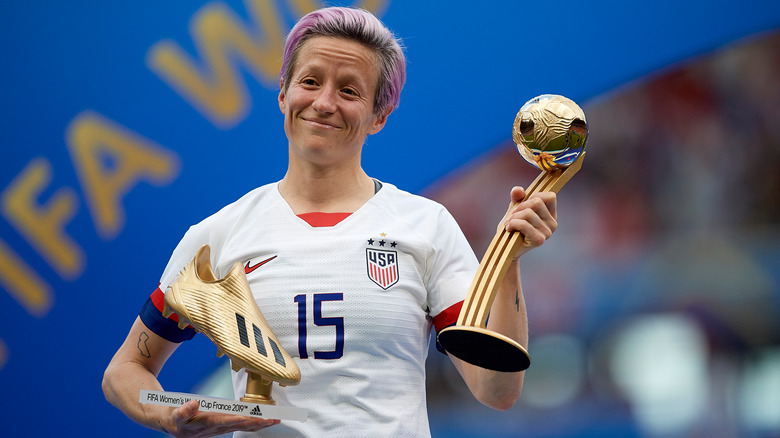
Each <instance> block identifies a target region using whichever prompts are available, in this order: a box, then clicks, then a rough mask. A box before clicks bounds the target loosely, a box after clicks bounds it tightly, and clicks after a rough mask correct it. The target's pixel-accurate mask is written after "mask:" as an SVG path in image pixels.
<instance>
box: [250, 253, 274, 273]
mask: <svg viewBox="0 0 780 438" xmlns="http://www.w3.org/2000/svg"><path fill="white" fill-rule="evenodd" d="M275 258H276V256H273V257H269V258H267V259H265V260H263V261H262V262H259V263H257V264H256V265H254V266H249V262H251V260H250V261H249V262H246V266H244V272H245V273H247V274H249V273H251V272H252V271H254V270H255V269H257V268H259V267H260V266H263V265H264V264H266V263H268V262H270V261H271V260H273V259H275Z"/></svg>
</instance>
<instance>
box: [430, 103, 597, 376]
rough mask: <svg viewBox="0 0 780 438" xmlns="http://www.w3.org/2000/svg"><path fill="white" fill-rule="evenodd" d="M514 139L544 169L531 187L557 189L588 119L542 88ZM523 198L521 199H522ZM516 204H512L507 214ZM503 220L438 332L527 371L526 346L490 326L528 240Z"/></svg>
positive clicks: (574, 161)
mask: <svg viewBox="0 0 780 438" xmlns="http://www.w3.org/2000/svg"><path fill="white" fill-rule="evenodd" d="M512 139H513V140H514V142H515V144H516V145H517V149H518V151H519V152H520V155H521V156H522V157H523V158H524V159H525V160H526V161H528V162H529V163H531V164H533V165H534V166H536V167H537V168H539V169H541V170H542V173H541V174H539V176H538V177H537V178H536V179H535V180H534V181H533V183H531V185H530V186H529V187H528V188H527V189H526V197H525V198H524V199H523V201H525V200H526V199H528V197H529V196H531V195H532V194H534V193H539V192H555V193H558V191H559V190H560V189H561V188H562V187H563V186H564V185H565V184H566V183H567V182H568V181H569V180H570V179H571V177H572V176H574V174H575V173H577V171H579V170H580V168H581V167H582V160H583V159H584V157H585V145H586V144H587V139H588V123H587V120H586V119H585V113H584V112H583V111H582V109H581V108H580V107H579V106H578V105H577V104H576V103H574V102H573V101H571V100H570V99H567V98H566V97H563V96H559V95H554V94H543V95H541V96H537V97H535V98H533V99H531V100H529V101H528V102H526V103H525V105H523V106H522V107H521V108H520V111H519V112H518V113H517V116H516V117H515V121H514V125H513V130H512ZM521 202H522V201H521ZM516 205H517V204H512V205H510V207H509V210H508V211H507V215H508V214H509V213H510V212H511V211H512V210H513V209H514V207H515V206H516ZM506 218H507V216H506V215H505V216H504V218H503V219H502V220H501V221H500V222H499V225H498V230H497V232H496V235H495V237H493V240H492V242H491V243H490V246H489V247H488V249H487V251H486V252H485V255H484V256H483V258H482V261H481V262H480V264H479V268H478V269H477V273H476V275H475V276H474V280H473V281H472V283H471V286H470V288H469V291H468V294H467V295H466V299H465V301H464V302H463V307H462V308H461V311H460V314H459V315H458V321H457V323H456V325H454V326H452V327H448V328H446V329H444V330H442V331H441V332H440V333H439V336H438V340H439V343H440V344H441V345H442V346H443V347H444V349H445V350H447V353H448V354H452V355H454V356H455V357H457V358H459V359H461V360H463V361H466V362H468V363H471V364H473V365H477V366H480V367H482V368H487V369H491V370H495V371H505V372H514V371H523V370H525V369H527V368H528V367H529V366H530V365H531V358H530V356H529V355H528V352H527V351H526V349H525V348H524V347H523V346H522V345H520V344H519V343H518V342H516V341H515V340H513V339H510V338H509V337H507V336H504V335H502V334H500V333H496V332H493V331H491V330H488V329H487V328H486V325H487V320H488V316H489V314H490V309H491V307H492V306H493V300H494V299H495V297H496V293H497V292H498V289H499V285H500V284H501V282H502V281H503V279H504V277H505V276H506V274H507V271H508V270H509V266H510V265H511V263H512V259H513V257H514V255H515V253H516V252H517V250H518V249H519V248H520V245H522V244H523V235H522V234H521V233H518V232H508V231H506V230H505V228H504V226H503V224H504V220H505V219H506Z"/></svg>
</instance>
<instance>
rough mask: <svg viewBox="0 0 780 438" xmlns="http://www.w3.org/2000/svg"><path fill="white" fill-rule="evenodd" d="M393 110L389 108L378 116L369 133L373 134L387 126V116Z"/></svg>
mask: <svg viewBox="0 0 780 438" xmlns="http://www.w3.org/2000/svg"><path fill="white" fill-rule="evenodd" d="M392 112H393V110H392V109H390V110H387V111H385V112H383V113H382V114H380V115H378V116H376V120H374V126H372V127H371V130H370V131H369V132H368V133H369V134H371V135H373V134H376V133H377V132H379V131H381V130H382V128H384V127H385V123H387V117H388V116H389V115H390V113H392Z"/></svg>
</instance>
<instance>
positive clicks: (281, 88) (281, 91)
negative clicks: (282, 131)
mask: <svg viewBox="0 0 780 438" xmlns="http://www.w3.org/2000/svg"><path fill="white" fill-rule="evenodd" d="M284 97H285V95H284V80H282V79H279V96H278V99H279V109H280V110H281V111H282V114H284V108H285V105H284Z"/></svg>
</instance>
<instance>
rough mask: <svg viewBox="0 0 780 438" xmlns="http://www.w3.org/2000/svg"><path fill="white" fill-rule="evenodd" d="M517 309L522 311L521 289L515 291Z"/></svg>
mask: <svg viewBox="0 0 780 438" xmlns="http://www.w3.org/2000/svg"><path fill="white" fill-rule="evenodd" d="M515 307H516V308H517V311H518V312H519V311H520V289H516V290H515Z"/></svg>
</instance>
